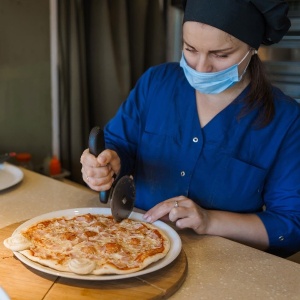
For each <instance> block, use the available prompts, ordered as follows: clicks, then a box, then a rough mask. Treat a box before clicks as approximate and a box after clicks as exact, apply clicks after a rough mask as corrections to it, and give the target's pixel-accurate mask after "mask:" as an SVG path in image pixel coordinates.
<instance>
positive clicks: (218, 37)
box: [183, 22, 246, 49]
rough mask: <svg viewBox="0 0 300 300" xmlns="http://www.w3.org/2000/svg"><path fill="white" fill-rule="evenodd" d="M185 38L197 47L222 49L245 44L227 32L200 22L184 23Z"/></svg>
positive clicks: (185, 40)
mask: <svg viewBox="0 0 300 300" xmlns="http://www.w3.org/2000/svg"><path fill="white" fill-rule="evenodd" d="M183 40H184V42H186V43H188V44H189V45H191V46H193V47H195V48H196V47H201V48H202V47H208V48H213V49H222V48H225V47H239V46H242V45H243V44H245V43H244V42H242V41H240V40H238V39H237V38H235V37H234V36H232V35H230V34H228V33H227V32H224V31H222V30H220V29H218V28H216V27H212V26H210V25H207V24H203V23H199V22H185V23H184V24H183ZM245 45H246V44H245Z"/></svg>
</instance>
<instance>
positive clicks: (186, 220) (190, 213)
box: [144, 196, 209, 234]
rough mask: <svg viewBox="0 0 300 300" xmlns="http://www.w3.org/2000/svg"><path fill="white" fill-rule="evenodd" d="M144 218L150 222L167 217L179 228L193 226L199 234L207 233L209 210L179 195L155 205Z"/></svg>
mask: <svg viewBox="0 0 300 300" xmlns="http://www.w3.org/2000/svg"><path fill="white" fill-rule="evenodd" d="M144 219H145V220H146V221H148V222H150V223H153V222H155V221H156V220H158V219H164V220H166V219H167V220H170V221H171V222H174V223H175V224H176V226H177V227H178V228H181V229H182V228H191V229H193V230H194V231H195V232H196V233H198V234H205V233H206V232H207V228H208V226H209V211H207V210H205V209H203V208H201V207H200V206H198V205H197V204H196V203H195V202H193V201H192V200H191V199H189V198H187V197H184V196H178V197H174V198H171V199H168V200H165V201H163V202H161V203H158V204H157V205H155V206H154V207H153V208H151V209H150V210H149V211H147V212H146V213H145V214H144Z"/></svg>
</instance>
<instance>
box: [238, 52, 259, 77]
mask: <svg viewBox="0 0 300 300" xmlns="http://www.w3.org/2000/svg"><path fill="white" fill-rule="evenodd" d="M250 51H251V49H250V50H249V51H248V52H247V53H246V55H245V56H244V58H243V59H242V60H241V61H240V62H239V64H241V63H242V62H243V61H244V60H245V58H246V57H247V55H248V54H249V52H250ZM255 51H256V50H255ZM250 61H251V58H250V60H249V61H248V64H247V66H246V67H245V69H244V71H243V73H242V74H241V75H240V76H239V81H241V80H242V78H243V77H244V75H245V73H246V71H247V69H248V66H249V64H250Z"/></svg>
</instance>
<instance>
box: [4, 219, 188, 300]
mask: <svg viewBox="0 0 300 300" xmlns="http://www.w3.org/2000/svg"><path fill="white" fill-rule="evenodd" d="M22 223H23V222H20V223H15V224H12V225H10V226H7V227H5V228H3V229H0V287H2V288H4V290H5V291H6V292H7V294H8V295H9V296H10V297H11V299H12V300H21V299H22V300H27V299H28V300H36V299H37V300H41V299H44V300H51V299H53V300H54V299H55V300H57V299H63V300H68V299H70V300H71V299H72V300H76V299H80V300H84V299H89V300H91V299H104V300H105V299H109V300H111V299H134V300H136V299H167V298H168V297H170V296H171V295H172V294H174V293H175V292H176V291H177V290H178V289H179V288H180V286H181V284H182V283H183V282H184V280H185V278H186V275H187V258H186V255H185V253H184V251H183V250H182V251H181V253H180V254H179V256H178V257H177V258H176V259H175V260H174V261H173V262H172V263H171V264H170V265H168V266H166V267H164V268H162V269H160V270H158V271H155V272H152V273H149V274H146V275H143V276H138V277H132V278H127V279H121V280H109V281H87V280H76V279H69V278H63V277H60V276H54V275H49V274H45V273H43V272H40V271H37V270H35V269H32V268H31V267H28V266H26V265H25V264H23V263H22V262H20V261H19V260H18V259H17V258H16V257H15V256H14V255H13V253H12V251H10V250H8V249H6V248H5V247H4V245H3V241H4V239H6V238H8V237H10V236H11V234H12V233H13V231H14V230H15V229H16V228H17V227H18V226H19V225H21V224H22Z"/></svg>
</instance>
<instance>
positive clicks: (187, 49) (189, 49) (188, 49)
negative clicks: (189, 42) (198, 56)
mask: <svg viewBox="0 0 300 300" xmlns="http://www.w3.org/2000/svg"><path fill="white" fill-rule="evenodd" d="M185 50H186V51H189V52H196V50H195V49H192V48H185Z"/></svg>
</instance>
